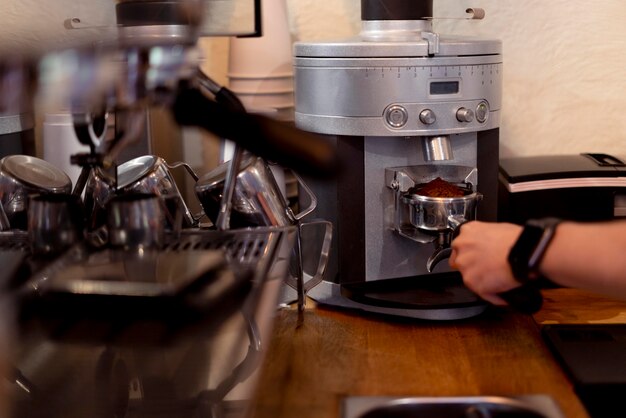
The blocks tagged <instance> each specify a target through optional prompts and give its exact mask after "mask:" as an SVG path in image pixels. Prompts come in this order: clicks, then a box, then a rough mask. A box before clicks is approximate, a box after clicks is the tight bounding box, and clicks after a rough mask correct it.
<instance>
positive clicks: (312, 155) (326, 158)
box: [172, 88, 339, 178]
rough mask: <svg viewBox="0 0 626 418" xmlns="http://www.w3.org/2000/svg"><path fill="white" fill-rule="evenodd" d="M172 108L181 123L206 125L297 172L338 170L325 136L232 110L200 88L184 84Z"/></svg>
mask: <svg viewBox="0 0 626 418" xmlns="http://www.w3.org/2000/svg"><path fill="white" fill-rule="evenodd" d="M172 111H173V115H174V118H175V119H176V121H177V122H178V123H179V124H181V125H188V126H199V127H201V128H204V129H206V130H207V131H209V132H213V133H214V134H216V135H218V136H221V137H223V138H228V139H230V140H232V141H234V142H236V143H237V144H238V145H241V146H242V147H244V148H246V149H247V150H248V151H250V152H252V153H253V154H255V155H258V156H259V157H262V158H265V159H267V160H271V161H274V162H276V163H278V164H280V165H282V166H285V167H289V168H293V169H295V170H296V171H298V173H301V174H305V175H310V176H314V177H317V178H324V177H331V176H334V175H335V174H336V173H337V171H338V168H339V164H338V158H337V155H336V152H335V148H334V147H333V145H332V144H331V143H330V142H329V141H327V140H326V139H325V138H323V137H321V136H319V135H316V134H312V133H310V132H305V131H302V130H300V129H298V128H296V127H294V126H292V125H289V124H287V123H282V122H278V121H275V120H273V119H270V118H268V117H265V116H261V115H252V114H248V113H245V112H240V111H233V110H232V109H231V108H229V107H227V106H224V105H222V104H219V103H216V102H214V101H212V100H210V99H209V98H207V97H206V96H205V95H204V94H203V93H202V92H200V91H199V90H197V89H185V88H181V89H180V90H179V92H178V94H177V97H176V99H175V102H174V104H173V107H172Z"/></svg>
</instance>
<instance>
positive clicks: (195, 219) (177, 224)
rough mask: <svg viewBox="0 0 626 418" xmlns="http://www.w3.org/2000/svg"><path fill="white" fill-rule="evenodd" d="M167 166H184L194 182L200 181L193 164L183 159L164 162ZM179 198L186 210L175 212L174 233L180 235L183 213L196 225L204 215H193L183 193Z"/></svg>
mask: <svg viewBox="0 0 626 418" xmlns="http://www.w3.org/2000/svg"><path fill="white" fill-rule="evenodd" d="M164 164H165V166H166V167H167V168H168V169H170V170H171V169H174V168H180V167H183V168H184V169H185V171H187V173H188V174H189V175H190V176H191V177H192V178H193V180H194V182H197V181H198V178H199V177H198V175H197V174H196V172H195V171H194V170H193V168H191V166H190V165H189V164H187V163H185V162H182V161H177V162H174V163H171V164H170V163H167V162H164ZM178 199H180V201H181V205H182V209H183V211H184V213H182V214H181V213H179V211H176V213H175V219H172V223H173V225H174V231H173V232H174V235H175V236H178V234H179V233H180V229H181V228H182V225H181V224H182V222H181V221H182V219H179V217H180V216H181V215H182V216H183V217H184V218H185V220H186V222H187V223H188V224H189V226H195V225H197V223H198V221H199V220H200V218H201V217H202V215H193V214H192V213H191V212H190V211H189V207H188V206H187V203H186V202H185V199H184V198H183V197H182V195H179V196H178Z"/></svg>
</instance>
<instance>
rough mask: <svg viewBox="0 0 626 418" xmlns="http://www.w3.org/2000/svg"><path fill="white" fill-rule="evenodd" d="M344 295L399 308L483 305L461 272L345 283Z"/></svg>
mask: <svg viewBox="0 0 626 418" xmlns="http://www.w3.org/2000/svg"><path fill="white" fill-rule="evenodd" d="M342 293H343V295H344V296H346V297H348V298H350V299H352V300H354V301H356V302H359V303H363V304H367V305H374V306H379V307H387V308H398V309H449V308H463V307H469V306H476V305H477V304H478V305H484V304H485V302H484V301H483V300H482V299H480V298H479V297H478V296H476V294H474V293H473V292H471V291H470V290H469V289H468V288H467V287H465V286H464V285H463V280H462V279H461V276H460V275H459V274H458V273H439V274H433V275H430V276H428V277H420V278H416V277H405V278H400V279H390V280H378V281H374V282H362V283H352V284H343V285H342Z"/></svg>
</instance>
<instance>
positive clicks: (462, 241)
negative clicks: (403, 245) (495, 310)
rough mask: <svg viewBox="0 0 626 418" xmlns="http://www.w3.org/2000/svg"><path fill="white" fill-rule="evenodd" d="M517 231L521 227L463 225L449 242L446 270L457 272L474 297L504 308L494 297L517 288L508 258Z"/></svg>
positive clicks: (516, 236) (509, 225)
mask: <svg viewBox="0 0 626 418" xmlns="http://www.w3.org/2000/svg"><path fill="white" fill-rule="evenodd" d="M521 232H522V227H521V226H519V225H514V224H509V223H487V222H479V221H472V222H467V223H465V224H463V225H462V227H461V231H460V234H459V235H458V237H456V238H455V239H454V240H453V241H452V254H451V255H450V261H449V262H450V267H452V268H453V269H457V270H459V271H460V273H461V276H463V282H464V283H465V285H466V286H467V287H468V288H469V289H470V290H472V291H473V292H475V293H476V294H478V296H480V297H481V298H483V299H485V300H486V301H488V302H491V303H493V304H494V305H506V302H505V301H504V300H503V299H502V298H500V297H499V296H497V294H498V293H502V292H506V291H507V290H511V289H513V288H514V287H517V286H519V285H520V284H519V283H518V282H517V281H516V280H515V278H514V277H513V273H512V272H511V267H510V266H509V263H508V256H509V251H511V248H512V247H513V244H514V243H515V241H516V240H517V238H518V237H519V235H520V233H521Z"/></svg>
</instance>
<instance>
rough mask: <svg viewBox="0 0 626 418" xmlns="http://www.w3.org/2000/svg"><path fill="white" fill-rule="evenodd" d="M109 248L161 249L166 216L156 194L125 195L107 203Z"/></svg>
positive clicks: (113, 198) (115, 197)
mask: <svg viewBox="0 0 626 418" xmlns="http://www.w3.org/2000/svg"><path fill="white" fill-rule="evenodd" d="M107 231H108V242H109V245H110V246H112V247H114V248H120V247H121V248H125V249H159V248H161V246H162V245H163V242H164V237H165V213H164V209H163V207H162V204H161V200H160V198H159V197H158V196H157V195H154V194H139V193H133V194H123V195H119V196H114V197H112V198H111V199H110V200H109V202H108V204H107Z"/></svg>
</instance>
